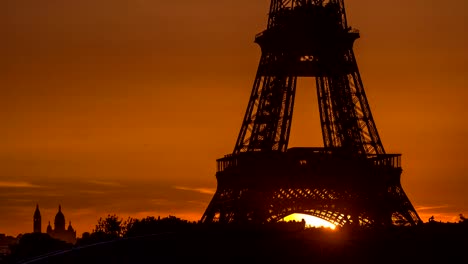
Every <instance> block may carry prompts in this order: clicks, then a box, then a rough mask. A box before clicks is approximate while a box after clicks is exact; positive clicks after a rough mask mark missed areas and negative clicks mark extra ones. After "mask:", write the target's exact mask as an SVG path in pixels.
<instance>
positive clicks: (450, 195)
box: [0, 0, 468, 235]
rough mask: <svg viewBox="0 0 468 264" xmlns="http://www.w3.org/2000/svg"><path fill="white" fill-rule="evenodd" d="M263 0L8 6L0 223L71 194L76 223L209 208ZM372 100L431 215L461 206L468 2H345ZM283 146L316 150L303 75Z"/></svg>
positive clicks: (414, 197) (3, 27)
mask: <svg viewBox="0 0 468 264" xmlns="http://www.w3.org/2000/svg"><path fill="white" fill-rule="evenodd" d="M268 8H269V1H268V0H258V1H252V0H236V1H227V0H226V1H219V0H202V1H193V0H178V1H161V0H151V1H150V0H134V1H126V0H125V1H124V0H80V1H57V0H42V1H36V0H6V1H1V3H0V34H1V36H2V41H1V42H0V55H1V60H0V233H7V234H11V235H17V234H18V233H24V232H30V231H32V216H33V213H34V209H35V205H36V203H39V204H40V208H41V211H42V216H43V224H42V228H43V230H45V227H46V225H47V221H49V220H50V221H52V222H53V217H54V215H55V213H56V212H57V207H58V204H62V208H63V212H64V214H65V217H66V220H67V222H68V221H69V220H71V221H72V224H73V226H74V227H75V228H77V230H78V234H79V235H81V233H83V232H85V231H91V229H92V228H93V227H94V224H95V223H96V222H97V219H98V218H99V217H101V216H106V215H107V214H109V213H116V214H118V215H120V216H122V217H124V218H126V217H127V216H134V217H144V216H147V215H155V216H157V215H161V216H167V215H169V214H171V215H176V216H179V217H183V218H186V219H189V220H197V219H199V218H200V217H201V215H202V213H203V211H204V209H205V207H206V206H207V203H208V202H209V200H210V199H211V196H212V192H214V189H215V188H216V180H215V177H214V173H215V169H216V167H215V159H216V158H219V157H221V156H223V155H224V154H227V153H230V152H231V151H232V149H233V147H234V143H235V139H236V137H237V133H238V131H239V129H240V124H241V120H242V117H243V114H244V111H245V108H246V106H247V100H248V97H249V94H250V90H251V87H252V82H253V78H254V76H255V71H256V68H257V65H258V60H259V57H260V49H259V48H258V47H257V46H256V45H255V44H254V43H253V38H254V36H255V34H257V33H259V32H261V31H262V30H263V29H264V28H265V26H266V19H267V11H268ZM347 9H348V18H349V21H350V24H351V25H352V26H353V27H355V28H358V29H359V30H360V31H361V36H362V38H361V39H360V40H358V42H357V43H356V47H355V52H356V56H357V59H358V64H359V66H360V70H361V74H362V77H363V81H364V85H365V89H366V92H367V96H368V98H369V101H370V104H371V108H372V111H373V115H374V118H375V120H376V123H377V127H378V129H379V132H380V135H381V137H382V140H383V143H384V145H385V147H386V150H387V152H397V153H403V166H404V173H403V177H402V183H403V187H404V189H405V191H406V192H407V194H408V196H409V198H410V199H411V201H412V202H413V204H414V205H415V206H416V208H417V209H418V212H419V213H420V216H421V217H422V218H423V220H424V221H427V219H428V218H429V217H430V216H431V215H434V216H435V217H436V220H444V221H455V220H456V219H457V216H458V214H459V213H465V214H468V205H467V204H468V198H467V197H468V196H467V195H466V188H467V187H468V177H467V174H468V167H467V164H468V158H467V156H466V153H465V152H466V149H467V148H468V141H467V139H466V136H467V132H468V125H467V124H466V117H467V114H468V112H467V108H466V103H467V102H468V100H467V99H468V91H467V87H468V85H467V83H468V48H467V47H468V35H467V34H466V29H467V28H468V16H467V15H466V10H468V2H467V1H466V0H448V1H444V2H443V3H442V2H440V1H435V0H414V1H403V0H394V1H371V0H349V1H347ZM299 85H300V86H299V87H298V97H297V104H296V111H295V116H294V123H293V128H292V137H291V141H290V147H293V146H321V145H322V143H321V135H320V133H321V132H320V125H319V119H318V111H317V110H318V107H317V101H316V98H315V91H314V89H315V88H314V86H313V81H312V80H300V82H299Z"/></svg>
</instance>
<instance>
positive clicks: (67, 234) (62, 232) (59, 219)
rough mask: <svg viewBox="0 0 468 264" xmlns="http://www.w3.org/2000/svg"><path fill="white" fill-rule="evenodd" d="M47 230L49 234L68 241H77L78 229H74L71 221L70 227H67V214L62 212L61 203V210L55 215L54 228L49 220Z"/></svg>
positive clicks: (73, 242)
mask: <svg viewBox="0 0 468 264" xmlns="http://www.w3.org/2000/svg"><path fill="white" fill-rule="evenodd" d="M36 210H37V209H36ZM46 232H47V234H48V235H49V236H51V237H53V238H56V239H60V240H63V241H65V242H67V243H72V244H75V242H76V231H75V230H74V229H73V227H72V225H71V221H70V222H69V225H68V228H67V229H65V216H64V215H63V213H62V206H60V205H59V210H58V212H57V214H56V215H55V221H54V229H52V226H50V221H49V225H48V226H47V231H46Z"/></svg>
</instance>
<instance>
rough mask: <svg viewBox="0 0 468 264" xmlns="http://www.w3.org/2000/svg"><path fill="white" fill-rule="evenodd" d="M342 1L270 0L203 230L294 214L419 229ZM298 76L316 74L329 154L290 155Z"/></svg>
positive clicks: (339, 223)
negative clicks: (252, 73)
mask: <svg viewBox="0 0 468 264" xmlns="http://www.w3.org/2000/svg"><path fill="white" fill-rule="evenodd" d="M358 38H359V32H358V31H356V30H353V29H352V28H351V27H349V26H348V22H347V19H346V12H345V6H344V1H343V0H328V1H325V0H272V1H271V7H270V14H269V19H268V28H267V29H266V30H265V31H264V32H262V33H260V34H258V35H257V36H256V38H255V42H256V43H258V44H259V45H260V47H261V50H262V56H261V59H260V65H259V67H258V71H257V75H256V79H255V82H254V85H253V89H252V93H251V96H250V98H249V103H248V106H247V111H246V114H245V117H244V120H243V122H242V127H241V130H240V133H239V136H238V139H237V142H236V145H235V148H234V151H233V153H232V154H230V155H227V156H225V157H224V158H221V159H219V160H218V161H217V162H218V171H217V173H216V177H217V181H218V187H217V191H216V193H215V195H214V197H213V199H212V201H211V203H210V204H209V206H208V208H207V209H206V211H205V213H204V215H203V217H202V222H203V223H223V224H224V223H237V224H247V223H250V224H265V223H275V222H278V221H280V220H281V219H283V218H284V217H286V216H288V215H290V214H292V213H302V214H309V215H312V216H316V217H320V218H322V219H324V220H327V221H329V222H331V223H333V224H335V225H337V226H344V225H352V226H355V227H357V226H392V225H399V226H415V225H417V224H420V223H421V219H420V218H419V216H418V214H417V212H416V211H415V209H414V208H413V206H412V204H411V202H410V201H409V199H408V197H407V196H406V194H405V192H404V191H403V188H402V186H401V184H400V176H401V173H402V168H401V155H400V154H387V153H386V152H385V150H384V147H383V145H382V142H381V140H380V137H379V134H378V132H377V128H376V125H375V123H374V119H373V117H372V113H371V110H370V107H369V104H368V101H367V98H366V94H365V92H364V87H363V84H362V80H361V77H360V74H359V70H358V66H357V63H356V59H355V56H354V52H353V43H354V41H355V40H356V39H358ZM298 77H314V78H315V80H316V88H317V98H318V105H319V111H320V121H321V126H322V135H323V143H324V147H323V148H292V149H288V141H289V135H290V130H291V123H292V116H293V109H294V98H295V93H296V83H297V79H298Z"/></svg>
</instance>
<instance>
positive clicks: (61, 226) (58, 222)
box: [54, 205, 65, 231]
mask: <svg viewBox="0 0 468 264" xmlns="http://www.w3.org/2000/svg"><path fill="white" fill-rule="evenodd" d="M54 229H55V231H60V230H65V216H64V215H63V213H62V206H60V205H59V211H58V213H57V214H56V215H55V221H54Z"/></svg>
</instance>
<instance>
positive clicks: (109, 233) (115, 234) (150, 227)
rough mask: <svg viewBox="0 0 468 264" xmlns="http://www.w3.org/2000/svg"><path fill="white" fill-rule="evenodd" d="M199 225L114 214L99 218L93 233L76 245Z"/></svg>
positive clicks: (186, 228)
mask: <svg viewBox="0 0 468 264" xmlns="http://www.w3.org/2000/svg"><path fill="white" fill-rule="evenodd" d="M197 225H198V223H197V222H191V221H188V220H184V219H181V218H178V217H176V216H171V215H170V216H168V217H164V218H161V217H157V218H156V217H154V216H148V217H146V218H143V219H135V218H131V217H129V218H128V219H126V220H123V219H122V218H119V217H118V216H117V215H115V214H114V215H108V216H107V217H106V218H99V220H98V223H97V224H96V227H95V229H93V231H92V232H91V233H89V232H85V233H83V235H82V237H81V238H79V239H78V241H77V244H76V245H77V246H83V245H89V244H94V243H99V242H104V241H111V240H115V239H118V238H128V237H137V236H145V235H152V234H158V233H163V232H176V231H177V232H181V231H188V230H193V229H194V228H195V227H196V226H197Z"/></svg>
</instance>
